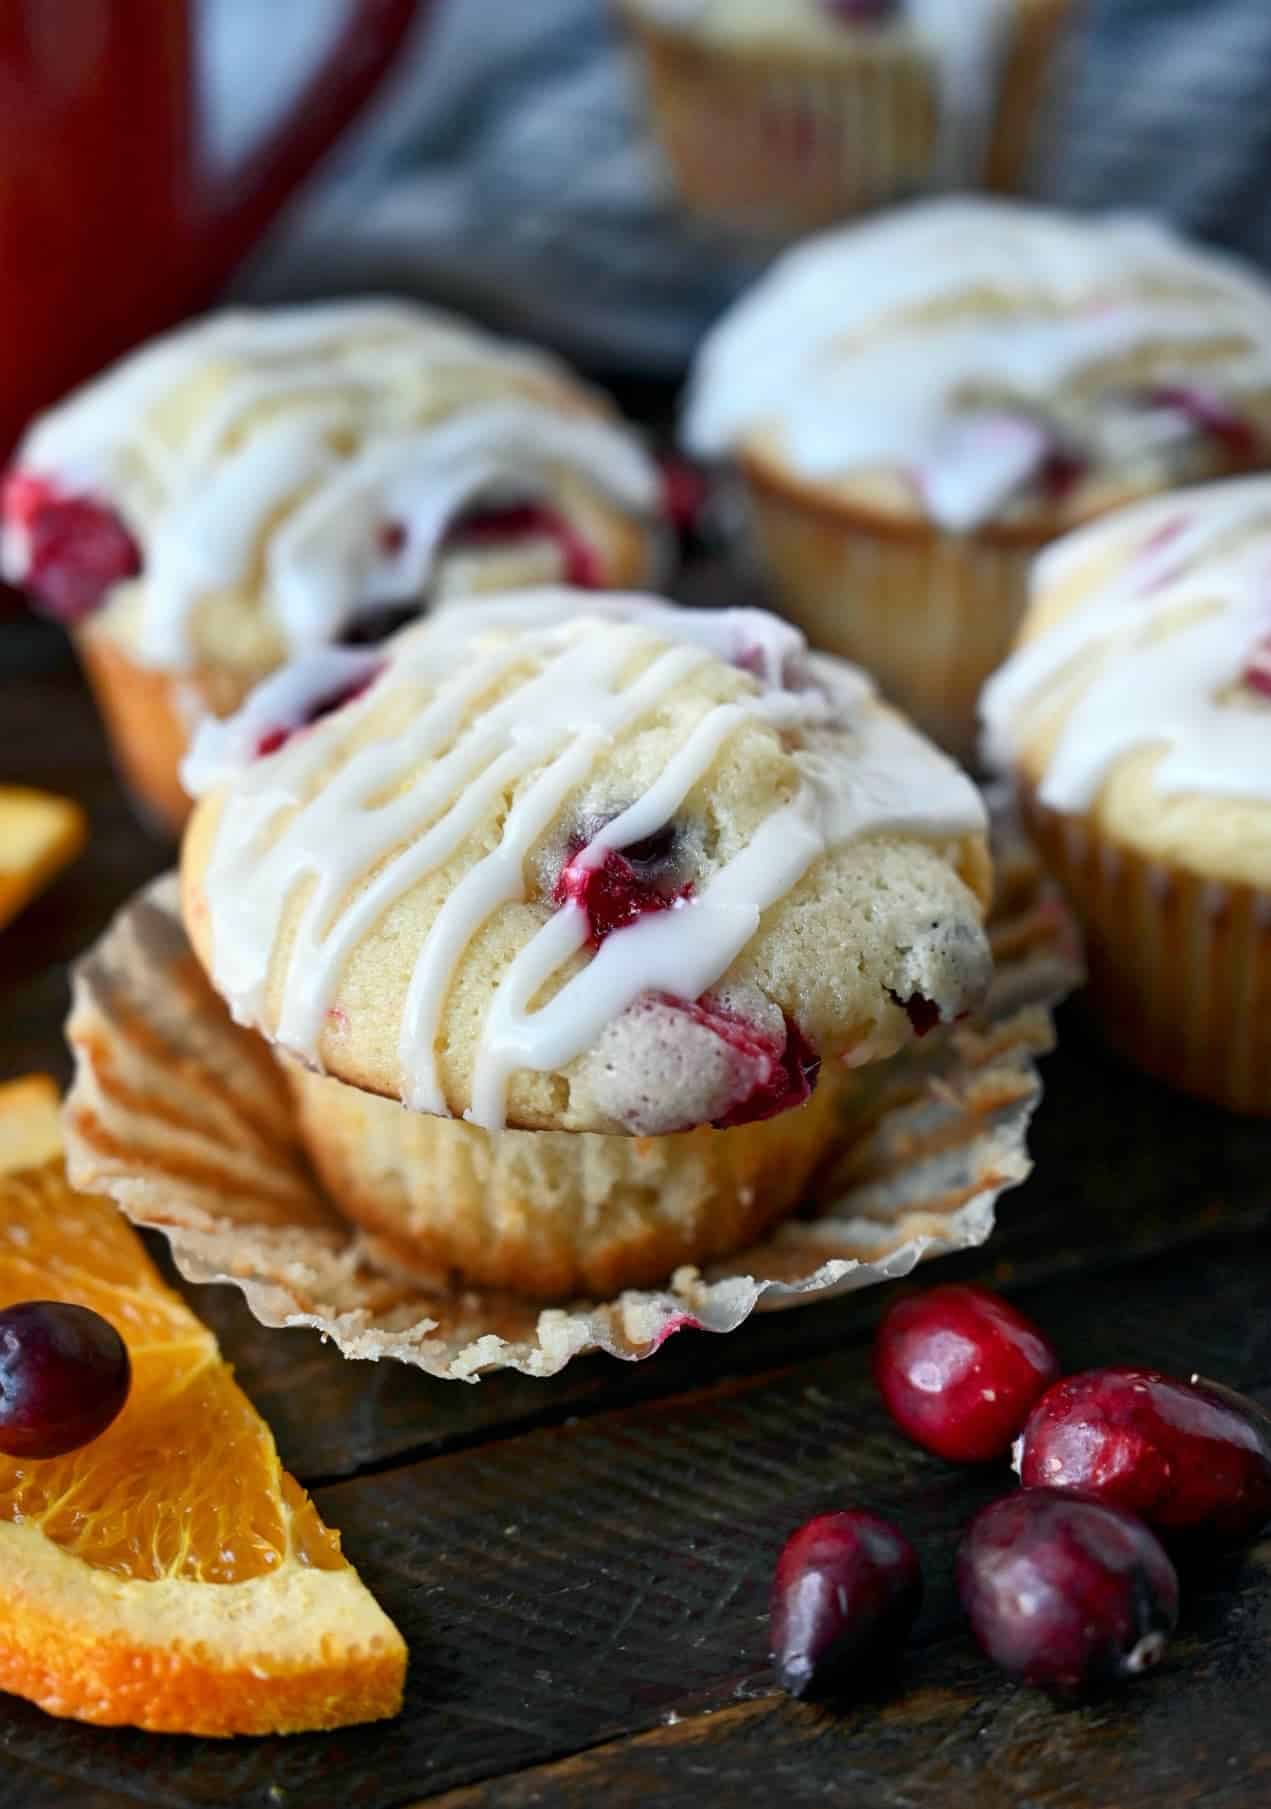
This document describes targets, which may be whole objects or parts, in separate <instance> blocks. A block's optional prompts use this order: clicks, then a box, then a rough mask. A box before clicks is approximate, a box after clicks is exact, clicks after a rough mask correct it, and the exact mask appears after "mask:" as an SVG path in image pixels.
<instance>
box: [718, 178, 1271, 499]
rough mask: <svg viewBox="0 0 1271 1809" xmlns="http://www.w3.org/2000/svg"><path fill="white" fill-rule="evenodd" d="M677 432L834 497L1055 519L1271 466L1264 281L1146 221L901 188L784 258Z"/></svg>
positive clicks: (736, 321) (722, 333)
mask: <svg viewBox="0 0 1271 1809" xmlns="http://www.w3.org/2000/svg"><path fill="white" fill-rule="evenodd" d="M685 439H686V441H687V443H688V445H689V447H690V448H691V449H692V450H693V451H694V452H696V453H698V454H700V455H703V456H706V457H718V456H721V455H724V454H726V453H730V452H731V453H736V454H738V455H739V456H740V458H741V460H742V462H743V464H744V465H745V467H746V468H747V470H748V471H750V472H751V473H752V474H753V475H754V476H755V477H757V478H758V479H759V481H761V482H768V483H772V484H776V485H778V486H781V487H784V488H791V487H797V489H798V492H799V494H800V495H802V496H805V497H806V496H808V495H811V496H812V497H814V498H823V499H824V500H825V501H826V502H827V503H828V504H829V505H831V506H832V505H833V504H835V503H836V502H839V501H846V502H849V503H851V504H852V505H854V506H858V507H859V506H861V505H864V506H866V507H868V508H869V509H870V510H871V512H874V511H876V512H877V513H878V514H880V515H883V516H892V517H896V518H900V519H902V520H910V521H912V520H913V519H914V518H915V517H918V518H920V519H925V520H927V521H929V522H931V523H934V524H936V525H937V526H938V527H939V528H941V529H944V530H946V531H949V532H953V533H964V532H970V531H973V530H976V529H979V528H982V527H984V526H986V524H994V526H995V527H1000V528H1001V529H1002V530H1003V531H1005V530H1008V529H1011V528H1017V529H1020V530H1023V531H1025V532H1030V533H1031V532H1035V531H1037V530H1041V531H1043V532H1051V531H1053V530H1054V529H1055V528H1056V527H1058V526H1063V525H1068V524H1075V523H1076V522H1078V521H1080V520H1081V519H1083V518H1084V517H1085V516H1087V515H1089V514H1092V513H1094V512H1096V511H1098V510H1102V509H1105V508H1108V507H1110V506H1113V505H1114V504H1116V503H1118V502H1122V501H1125V500H1127V499H1130V498H1134V497H1137V496H1139V495H1141V494H1145V493H1151V492H1153V491H1155V490H1159V489H1162V488H1166V487H1174V486H1176V485H1179V484H1181V483H1184V482H1190V481H1195V480H1198V479H1201V478H1206V477H1210V476H1216V475H1221V474H1223V473H1224V472H1227V471H1229V470H1233V469H1237V468H1247V467H1249V466H1252V465H1255V464H1258V463H1260V462H1262V461H1264V460H1265V459H1266V457H1267V455H1268V448H1271V288H1269V287H1268V286H1267V285H1266V284H1265V283H1264V282H1262V281H1261V279H1260V278H1258V277H1257V276H1255V275H1254V274H1252V273H1251V272H1249V271H1246V270H1245V269H1243V268H1242V267H1241V266H1240V265H1239V264H1238V263H1236V262H1235V261H1234V260H1232V259H1230V258H1228V257H1226V256H1222V255H1219V254H1218V253H1215V252H1212V251H1205V250H1201V249H1199V248H1198V247H1196V246H1193V245H1190V244H1188V243H1187V242H1186V241H1184V240H1183V239H1181V238H1179V237H1178V236H1177V235H1175V234H1174V233H1173V232H1171V231H1170V230H1169V229H1168V228H1166V227H1164V226H1162V225H1160V224H1159V223H1156V222H1154V221H1150V220H1147V219H1141V218H1137V217H1133V216H1130V215H1108V216H1104V217H1101V218H1088V217H1078V216H1075V215H1073V216H1068V215H1065V214H1062V213H1058V212H1054V211H1051V210H1049V209H1044V208H1039V207H1033V206H1028V205H1023V204H1019V203H1012V202H1005V201H995V200H985V199H971V198H959V199H953V200H941V201H932V202H922V203H914V204H911V205H909V206H907V207H904V208H900V209H897V210H896V211H895V212H893V213H891V214H888V215H886V216H884V217H883V218H882V219H880V220H878V221H876V222H871V223H868V224H865V225H859V226H851V227H845V228H840V229H836V230H835V231H832V232H829V233H825V234H822V235H820V236H818V237H817V238H814V239H811V240H809V241H808V242H807V243H805V244H804V245H802V246H800V247H798V248H797V249H796V250H794V251H792V252H789V253H787V254H786V255H785V256H784V257H782V258H781V259H779V260H778V262H777V263H776V264H775V265H774V266H773V268H772V269H771V270H770V272H769V273H768V274H767V275H766V276H765V277H763V278H762V279H761V281H760V282H759V283H758V284H757V285H756V287H755V288H754V289H753V290H752V291H751V292H750V293H749V294H748V295H746V296H744V297H743V298H742V299H741V301H740V302H738V303H737V304H736V306H735V307H734V308H733V309H732V310H731V311H730V312H729V313H727V314H726V315H725V316H724V318H723V320H722V321H721V322H720V324H719V325H718V326H717V327H715V329H714V330H713V331H712V332H711V333H710V334H708V336H707V338H706V340H705V342H704V344H703V347H702V350H701V352H700V354H699V357H698V361H697V366H696V370H695V372H694V376H693V381H692V386H691V391H690V396H689V402H688V407H687V413H686V418H685Z"/></svg>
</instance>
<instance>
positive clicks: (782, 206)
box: [619, 0, 1073, 240]
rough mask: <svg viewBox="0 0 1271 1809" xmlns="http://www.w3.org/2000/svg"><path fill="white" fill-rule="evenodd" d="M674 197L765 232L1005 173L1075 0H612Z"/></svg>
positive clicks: (1018, 155) (1019, 168)
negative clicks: (633, 51)
mask: <svg viewBox="0 0 1271 1809" xmlns="http://www.w3.org/2000/svg"><path fill="white" fill-rule="evenodd" d="M619 6H620V11H621V12H622V14H623V15H624V17H625V19H626V21H627V23H628V25H629V27H630V29H631V31H632V33H633V35H634V37H635V39H636V42H637V43H638V44H639V46H640V49H641V52H642V58H643V65H644V72H645V78H646V83H647V89H648V103H649V114H650V119H651V122H652V126H653V129H654V131H655V133H656V135H657V138H658V142H659V144H660V145H661V147H662V150H663V151H664V153H665V155H666V159H667V163H668V165H669V168H670V171H671V175H672V179H673V181H674V184H675V188H676V191H677V193H678V195H679V197H680V199H681V200H682V201H683V202H684V203H685V205H686V206H687V207H689V208H690V209H692V210H693V211H694V212H696V213H698V214H700V215H701V216H702V217H703V218H704V219H706V220H709V221H713V222H715V223H717V224H721V225H725V226H731V227H736V228H740V229H741V230H743V231H745V232H748V233H754V234H758V235H760V236H761V237H767V238H772V239H778V240H779V239H788V238H792V237H795V236H796V235H797V234H799V233H800V232H806V231H808V230H810V229H812V228H815V227H818V226H825V225H828V224H829V223H830V222H832V221H834V220H839V219H843V218H845V217H846V216H848V215H851V214H855V213H860V212H862V211H864V210H865V209H867V208H872V207H877V206H879V205H881V204H882V203H885V202H888V201H895V200H899V199H902V198H904V197H905V196H908V195H913V194H918V193H921V192H923V191H924V190H929V189H933V188H948V187H961V186H964V185H973V186H978V185H981V184H983V185H985V186H987V187H990V188H1015V187H1018V186H1019V184H1020V182H1021V181H1022V179H1023V178H1024V176H1025V174H1026V172H1027V170H1028V168H1029V162H1030V152H1031V150H1032V149H1033V148H1034V140H1035V135H1036V132H1037V129H1038V128H1039V126H1040V123H1041V113H1042V99H1043V96H1044V94H1045V92H1046V89H1047V84H1048V77H1049V76H1050V75H1051V73H1052V72H1053V68H1054V64H1055V61H1056V55H1057V49H1058V45H1059V41H1060V38H1061V33H1062V28H1063V26H1064V25H1065V23H1066V22H1067V20H1068V18H1069V15H1070V13H1071V12H1072V11H1073V0H619Z"/></svg>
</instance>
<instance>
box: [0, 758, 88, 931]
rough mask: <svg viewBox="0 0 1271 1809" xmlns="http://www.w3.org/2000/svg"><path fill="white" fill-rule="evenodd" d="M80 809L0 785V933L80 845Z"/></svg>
mask: <svg viewBox="0 0 1271 1809" xmlns="http://www.w3.org/2000/svg"><path fill="white" fill-rule="evenodd" d="M87 832H88V831H87V823H86V821H85V818H84V813H83V811H82V810H81V809H80V807H79V805H78V804H76V803H74V802H73V801H72V800H71V799H70V798H59V797H56V796H55V795H54V794H53V793H52V792H48V791H35V790H33V789H32V788H31V787H30V786H26V785H0V928H3V926H4V925H5V924H6V923H8V921H9V919H10V918H11V917H16V916H17V914H18V912H19V911H20V910H21V909H22V908H23V906H24V905H26V904H29V903H30V901H31V899H33V898H34V897H35V895H36V893H37V892H39V891H42V890H43V888H44V887H45V886H47V885H48V884H49V882H50V880H52V879H55V878H56V877H57V875H58V874H59V873H60V872H61V871H62V868H63V867H65V866H66V865H67V864H68V863H69V862H70V861H73V860H74V858H75V856H76V855H77V854H78V853H79V851H80V849H81V848H82V847H83V845H84V838H85V836H86V835H87Z"/></svg>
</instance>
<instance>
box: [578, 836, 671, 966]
mask: <svg viewBox="0 0 1271 1809" xmlns="http://www.w3.org/2000/svg"><path fill="white" fill-rule="evenodd" d="M677 840H678V837H677V835H676V830H675V826H674V824H673V823H667V824H664V825H663V826H662V828H660V829H656V830H654V832H653V833H652V834H651V835H647V836H645V837H644V839H643V840H642V841H639V842H633V843H631V844H630V845H629V846H628V847H626V848H622V849H618V848H608V849H606V850H605V854H604V859H603V860H602V861H600V863H599V864H598V865H596V866H594V867H593V866H584V865H583V864H582V863H581V862H580V861H579V859H578V856H579V854H580V853H581V852H582V850H583V848H584V847H585V846H586V843H585V842H582V841H579V842H578V843H577V844H576V845H575V846H574V847H573V848H572V849H571V851H570V858H569V859H568V860H567V861H566V863H565V865H564V867H563V868H562V869H561V873H560V877H559V878H558V879H557V881H556V886H555V889H554V891H553V893H552V897H553V899H554V901H555V902H556V903H557V904H565V903H566V902H571V903H573V904H576V905H578V906H579V907H580V908H581V909H582V910H583V911H585V912H586V914H587V940H588V942H589V943H590V945H591V946H592V948H599V946H600V944H601V943H602V942H603V941H604V940H605V937H606V936H611V935H612V934H613V932H614V931H615V930H622V929H626V927H627V925H628V924H632V923H636V922H638V921H639V919H640V918H641V917H647V916H648V915H649V913H650V912H651V911H669V910H670V909H671V908H672V907H673V906H674V905H676V904H678V903H680V902H681V901H682V900H683V899H686V898H691V897H692V895H693V888H692V886H691V884H684V885H676V884H675V883H674V875H673V857H674V853H675V848H676V843H677Z"/></svg>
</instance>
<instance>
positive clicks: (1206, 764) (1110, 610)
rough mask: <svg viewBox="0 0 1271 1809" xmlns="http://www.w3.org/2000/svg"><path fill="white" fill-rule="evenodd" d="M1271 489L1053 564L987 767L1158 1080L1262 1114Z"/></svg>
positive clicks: (1110, 535) (1137, 520)
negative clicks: (1027, 830) (1009, 788)
mask: <svg viewBox="0 0 1271 1809" xmlns="http://www.w3.org/2000/svg"><path fill="white" fill-rule="evenodd" d="M1269 579H1271V477H1257V478H1246V479H1244V480H1243V481H1241V482H1231V483H1225V484H1214V485H1210V486H1207V487H1205V488H1202V489H1198V490H1188V491H1182V492H1180V493H1179V494H1178V495H1175V496H1170V497H1162V498H1158V499H1156V500H1154V501H1152V502H1149V503H1144V504H1139V505H1138V506H1136V507H1134V508H1131V509H1127V510H1125V511H1123V512H1121V513H1119V514H1116V515H1114V516H1111V517H1109V519H1108V520H1106V521H1103V522H1099V523H1097V524H1095V525H1094V526H1093V527H1089V528H1086V529H1084V530H1082V531H1081V532H1080V533H1077V534H1075V535H1073V536H1071V537H1070V538H1069V539H1068V540H1066V541H1064V542H1062V543H1061V544H1060V545H1058V546H1056V547H1053V548H1052V549H1051V550H1050V551H1049V552H1048V553H1047V554H1046V555H1045V556H1044V557H1043V558H1042V560H1041V562H1040V564H1039V566H1038V569H1037V576H1036V581H1035V585H1034V592H1033V600H1032V603H1031V606H1030V608H1029V611H1028V614H1027V616H1026V618H1025V621H1024V626H1023V631H1022V633H1021V636H1020V642H1019V646H1018V647H1017V649H1016V651H1015V652H1014V653H1013V654H1012V655H1011V657H1010V659H1009V660H1008V661H1007V662H1006V664H1005V665H1004V666H1003V667H1002V670H1001V671H1000V672H999V673H998V674H997V675H996V676H995V677H994V678H993V679H992V681H991V682H990V683H989V685H988V686H987V687H986V689H985V693H984V700H983V714H984V722H985V725H986V752H987V755H988V757H989V759H990V760H991V762H992V763H993V764H994V765H995V766H997V767H999V768H1001V769H1002V770H1004V771H1006V772H1009V773H1010V774H1012V775H1013V776H1014V779H1015V782H1016V785H1017V787H1018V791H1019V796H1020V800H1021V803H1022V805H1023V809H1024V813H1025V815H1026V817H1027V820H1028V822H1029V824H1030V826H1031V829H1032V831H1033V833H1034V835H1035V837H1036V840H1037V842H1038V844H1039V846H1040V848H1041V849H1042V852H1043V854H1044V856H1045V858H1046V860H1047V862H1048V864H1049V865H1050V866H1051V868H1052V869H1053V870H1054V872H1055V874H1056V876H1057V877H1058V879H1059V880H1060V881H1061V883H1062V885H1063V886H1064V888H1065V890H1066V891H1067V893H1068V896H1069V898H1070V900H1071V902H1072V906H1073V910H1074V912H1075V914H1076V915H1077V917H1078V919H1079V920H1080V921H1081V923H1082V925H1083V927H1084V930H1085V934H1086V939H1087V943H1088V953H1089V967H1090V987H1091V996H1092V999H1093V1001H1094V1004H1095V1006H1096V1008H1097V1010H1098V1012H1099V1015H1100V1017H1101V1018H1102V1020H1103V1021H1104V1023H1105V1024H1106V1026H1107V1029H1108V1031H1109V1033H1110V1034H1111V1036H1112V1038H1113V1039H1114V1040H1115V1041H1116V1042H1117V1043H1118V1044H1119V1045H1120V1046H1121V1047H1122V1048H1123V1049H1124V1050H1126V1051H1127V1052H1128V1053H1129V1055H1130V1056H1131V1057H1132V1058H1133V1059H1134V1060H1135V1061H1137V1062H1139V1063H1140V1064H1141V1065H1142V1066H1143V1067H1145V1068H1146V1069H1148V1070H1149V1072H1151V1073H1153V1074H1157V1075H1159V1076H1161V1077H1162V1078H1163V1079H1165V1080H1167V1081H1170V1082H1172V1083H1173V1084H1174V1085H1175V1086H1179V1087H1182V1088H1185V1089H1186V1090H1187V1091H1189V1092H1193V1093H1199V1094H1203V1095H1205V1096H1206V1097H1208V1098H1211V1099H1215V1100H1217V1101H1218V1102H1219V1103H1221V1104H1223V1105H1226V1106H1229V1107H1232V1108H1234V1109H1236V1110H1240V1111H1245V1112H1255V1113H1263V1114H1271V601H1269V599H1271V588H1269Z"/></svg>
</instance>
